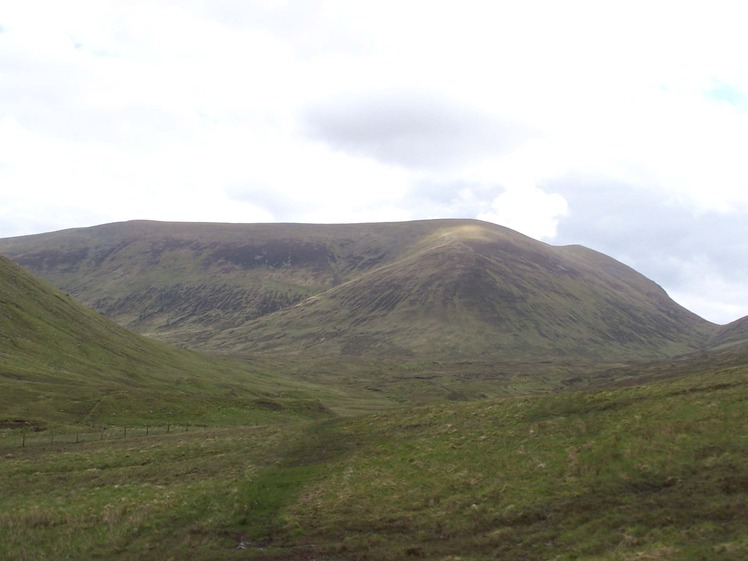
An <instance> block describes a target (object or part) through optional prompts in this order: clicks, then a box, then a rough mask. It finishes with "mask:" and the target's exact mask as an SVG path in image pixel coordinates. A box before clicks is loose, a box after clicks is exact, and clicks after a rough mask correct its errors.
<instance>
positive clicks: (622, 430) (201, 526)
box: [0, 220, 748, 560]
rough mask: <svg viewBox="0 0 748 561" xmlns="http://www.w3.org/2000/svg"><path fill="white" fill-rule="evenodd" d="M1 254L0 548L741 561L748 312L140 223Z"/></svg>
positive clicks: (652, 293) (424, 256) (362, 242)
mask: <svg viewBox="0 0 748 561" xmlns="http://www.w3.org/2000/svg"><path fill="white" fill-rule="evenodd" d="M0 255H4V256H5V257H0V358H1V361H0V454H2V460H0V557H2V558H3V559H9V560H10V559H14V560H15V559H18V560H31V559H55V558H60V559H66V558H68V559H122V560H125V559H195V560H213V559H404V558H420V559H451V560H457V559H465V560H467V559H559V560H566V559H568V560H571V559H609V560H614V559H615V560H624V559H694V560H695V559H742V558H746V557H748V531H746V528H748V453H747V452H748V427H747V426H746V421H745V418H744V411H745V404H746V400H748V385H747V384H746V382H747V381H748V380H747V378H748V318H743V319H741V320H738V321H736V322H733V323H732V324H729V325H727V326H717V325H714V324H711V323H709V322H707V321H705V320H703V319H702V318H699V317H698V316H697V315H695V314H693V313H691V312H690V311H688V310H686V309H684V308H682V307H681V306H679V305H678V304H677V303H675V302H674V301H672V300H671V299H670V298H669V297H668V295H667V294H666V293H665V291H664V290H663V289H662V288H661V287H659V286H658V285H657V284H656V283H654V282H652V281H651V280H649V279H647V278H645V277H644V276H642V275H641V274H639V273H637V272H636V271H634V270H633V269H631V268H629V267H627V266H626V265H624V264H622V263H619V262H617V261H615V260H613V259H611V258H609V257H607V256H605V255H602V254H600V253H598V252H595V251H593V250H590V249H587V248H583V247H580V246H566V247H557V246H551V245H548V244H543V243H541V242H538V241H536V240H532V239H531V238H527V237H525V236H522V235H520V234H518V233H516V232H513V231H511V230H508V229H506V228H501V227H499V226H495V225H492V224H487V223H483V222H478V221H472V220H434V221H419V222H407V223H389V224H365V225H302V224H272V225H271V224H189V223H158V222H146V221H134V222H127V223H119V224H109V225H103V226H97V227H93V228H82V229H75V230H66V231H61V232H51V233H48V234H41V235H36V236H24V237H20V238H7V239H4V240H0ZM163 426H171V427H174V429H172V430H169V431H165V430H156V429H155V428H156V427H163ZM146 427H148V429H146ZM150 427H153V430H149V428H150ZM176 427H180V429H179V430H177V429H176ZM190 427H191V428H192V430H187V429H188V428H190ZM128 428H129V433H128ZM55 435H56V436H57V438H56V440H55ZM104 435H106V438H105V437H104Z"/></svg>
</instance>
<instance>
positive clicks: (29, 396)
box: [0, 258, 376, 427]
mask: <svg viewBox="0 0 748 561" xmlns="http://www.w3.org/2000/svg"><path fill="white" fill-rule="evenodd" d="M0 357H2V360H1V361H0V421H2V420H24V421H27V422H28V423H29V424H30V425H32V426H37V427H38V426H46V425H53V426H54V425H61V424H62V425H65V424H89V425H91V424H101V423H114V424H120V425H121V424H126V423H133V422H136V423H143V424H145V423H148V422H151V423H152V422H181V423H209V424H216V423H218V424H232V423H237V422H238V423H247V422H254V421H265V420H270V419H274V418H276V419H281V418H289V417H296V416H298V415H302V416H303V415H305V414H306V413H311V412H312V410H313V409H314V408H313V407H312V408H311V409H310V408H309V405H308V403H309V402H310V401H315V402H316V400H318V399H324V400H325V401H326V402H328V403H329V404H331V405H336V404H337V405H340V406H345V404H346V403H347V400H349V401H351V402H353V401H355V399H353V398H351V397H349V396H346V395H344V394H343V393H342V392H340V391H338V390H336V389H334V388H327V389H324V388H322V387H320V386H318V385H315V384H313V383H304V382H299V381H293V380H291V379H289V378H286V377H284V376H283V374H282V372H281V367H279V365H277V364H274V363H271V362H270V361H269V360H267V359H265V360H264V361H262V360H256V361H246V360H245V361H239V360H230V359H222V358H211V357H207V356H204V355H201V354H199V353H196V352H192V351H187V350H182V349H174V348H171V347H168V346H166V345H164V344H162V343H158V342H156V341H152V340H150V339H147V338H145V337H142V336H140V335H136V334H134V333H131V332H129V331H127V330H126V329H124V328H122V327H120V326H118V325H116V324H114V323H113V322H111V321H109V320H106V319H104V318H103V317H101V316H99V315H98V314H95V313H94V312H92V311H90V310H88V309H86V308H84V307H83V306H81V305H80V304H78V303H76V302H75V301H73V300H72V299H71V298H70V297H68V296H66V295H64V294H62V293H60V292H59V291H57V290H55V289H53V288H52V287H50V286H49V285H47V284H46V283H44V282H42V281H40V280H38V279H36V278H35V277H33V276H31V275H30V274H28V273H27V272H26V271H24V270H22V269H21V268H20V267H18V266H16V265H13V264H11V263H10V262H9V261H7V260H6V259H4V258H0ZM372 401H376V400H372ZM307 410H308V411H307ZM253 419H254V421H253Z"/></svg>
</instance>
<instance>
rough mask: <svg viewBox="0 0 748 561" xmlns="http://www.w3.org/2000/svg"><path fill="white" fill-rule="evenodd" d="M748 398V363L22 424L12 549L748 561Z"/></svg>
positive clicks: (7, 458) (86, 553)
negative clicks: (85, 437)
mask: <svg viewBox="0 0 748 561" xmlns="http://www.w3.org/2000/svg"><path fill="white" fill-rule="evenodd" d="M671 374H672V373H671ZM676 374H677V373H676ZM747 401H748V367H745V366H741V361H739V360H733V361H732V362H729V363H725V364H724V365H722V366H720V367H718V368H713V369H705V370H699V371H695V372H690V373H687V374H685V375H683V376H677V377H675V378H673V379H670V380H663V381H659V382H656V383H652V384H649V385H634V386H631V387H622V388H617V389H601V390H595V391H564V392H557V393H551V394H545V395H537V396H525V397H509V398H501V399H492V400H484V401H480V402H470V403H448V404H438V405H428V406H422V407H412V408H408V409H400V410H396V411H391V412H379V413H373V414H369V415H359V416H356V417H350V418H335V419H325V420H319V421H304V422H292V423H284V424H275V425H268V426H258V427H253V426H249V427H233V428H223V429H203V430H200V431H191V432H178V433H171V434H168V435H167V434H158V435H151V436H138V437H134V438H128V439H124V438H122V439H117V440H111V441H104V442H95V441H94V442H85V443H79V444H74V443H71V444H55V445H54V446H52V445H36V446H31V447H26V448H21V447H20V446H18V443H17V440H16V441H14V442H11V440H8V439H9V438H10V437H8V436H6V437H5V438H3V439H0V442H1V443H2V444H0V453H2V459H1V460H0V558H2V559H6V560H9V561H15V560H19V561H21V560H23V561H27V560H37V559H86V560H93V559H118V560H130V559H132V560H135V559H138V560H143V559H159V560H162V561H166V560H170V559H174V560H177V559H179V560H183V559H190V560H205V561H207V560H211V561H212V560H221V559H226V560H230V559H242V560H245V559H340V560H343V559H378V560H379V559H381V560H395V559H404V558H416V559H433V560H452V561H454V560H458V559H463V560H468V559H472V560H477V559H507V560H513V559H517V560H533V559H538V560H541V559H542V560H548V559H556V560H559V561H561V560H572V559H573V560H592V559H595V560H599V559H602V560H642V559H679V560H701V559H709V560H711V559H745V558H748V421H746V418H745V411H746V402H747ZM6 434H7V433H6ZM14 438H15V437H14Z"/></svg>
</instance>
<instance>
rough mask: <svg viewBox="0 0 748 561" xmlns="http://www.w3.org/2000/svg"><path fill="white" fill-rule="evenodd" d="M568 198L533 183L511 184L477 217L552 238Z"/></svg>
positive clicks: (540, 236) (563, 213) (536, 235)
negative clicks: (546, 190)
mask: <svg viewBox="0 0 748 561" xmlns="http://www.w3.org/2000/svg"><path fill="white" fill-rule="evenodd" d="M567 210H568V209H567V203H566V200H565V199H564V198H563V197H562V196H561V195H559V194H558V193H546V192H545V191H543V190H542V189H539V188H538V187H536V186H534V185H512V186H509V187H508V188H506V189H505V190H504V192H503V193H501V194H500V195H499V196H498V197H496V198H495V199H493V201H492V202H491V207H490V209H489V210H487V211H484V212H480V213H479V214H478V218H479V219H481V220H487V221H490V222H495V223H496V224H501V225H503V226H506V227H508V228H512V229H513V230H517V231H518V232H521V233H523V234H525V235H527V236H530V237H532V238H536V239H553V238H554V237H555V236H556V229H557V226H558V222H559V220H560V219H561V218H562V217H563V216H564V215H566V213H567Z"/></svg>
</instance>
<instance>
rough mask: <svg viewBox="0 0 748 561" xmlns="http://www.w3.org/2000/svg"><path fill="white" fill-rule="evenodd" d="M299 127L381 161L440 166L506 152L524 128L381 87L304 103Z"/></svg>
mask: <svg viewBox="0 0 748 561" xmlns="http://www.w3.org/2000/svg"><path fill="white" fill-rule="evenodd" d="M302 130H303V131H304V133H305V134H306V135H307V136H308V137H309V138H312V139H315V140H320V141H322V142H325V143H326V144H328V145H330V146H332V147H333V148H335V149H337V150H341V151H344V152H348V153H351V154H356V155H361V156H367V157H372V158H375V159H377V160H379V161H381V162H383V163H386V164H397V165H401V166H404V167H409V168H414V169H429V170H442V169H445V168H451V167H455V166H460V165H466V164H470V163H472V162H474V161H479V160H481V159H484V158H488V157H496V156H501V155H503V154H506V153H507V152H509V151H511V150H512V149H513V148H515V147H517V146H518V145H519V144H520V143H521V142H522V141H523V140H524V139H525V138H527V137H528V136H529V129H528V128H527V127H522V126H520V125H518V124H515V123H511V122H509V121H508V120H504V119H501V118H498V117H496V116H495V115H491V114H489V113H484V112H481V111H479V110H476V109H475V108H472V107H470V106H467V105H464V104H460V103H459V102H455V101H452V100H449V99H446V98H443V97H442V96H439V95H435V94H434V93H430V92H415V91H385V92H377V93H376V94H363V95H353V96H351V97H342V98H338V99H334V100H330V99H327V100H325V101H324V102H322V103H317V104H313V105H310V106H308V107H307V108H306V109H305V110H304V112H303V114H302Z"/></svg>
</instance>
